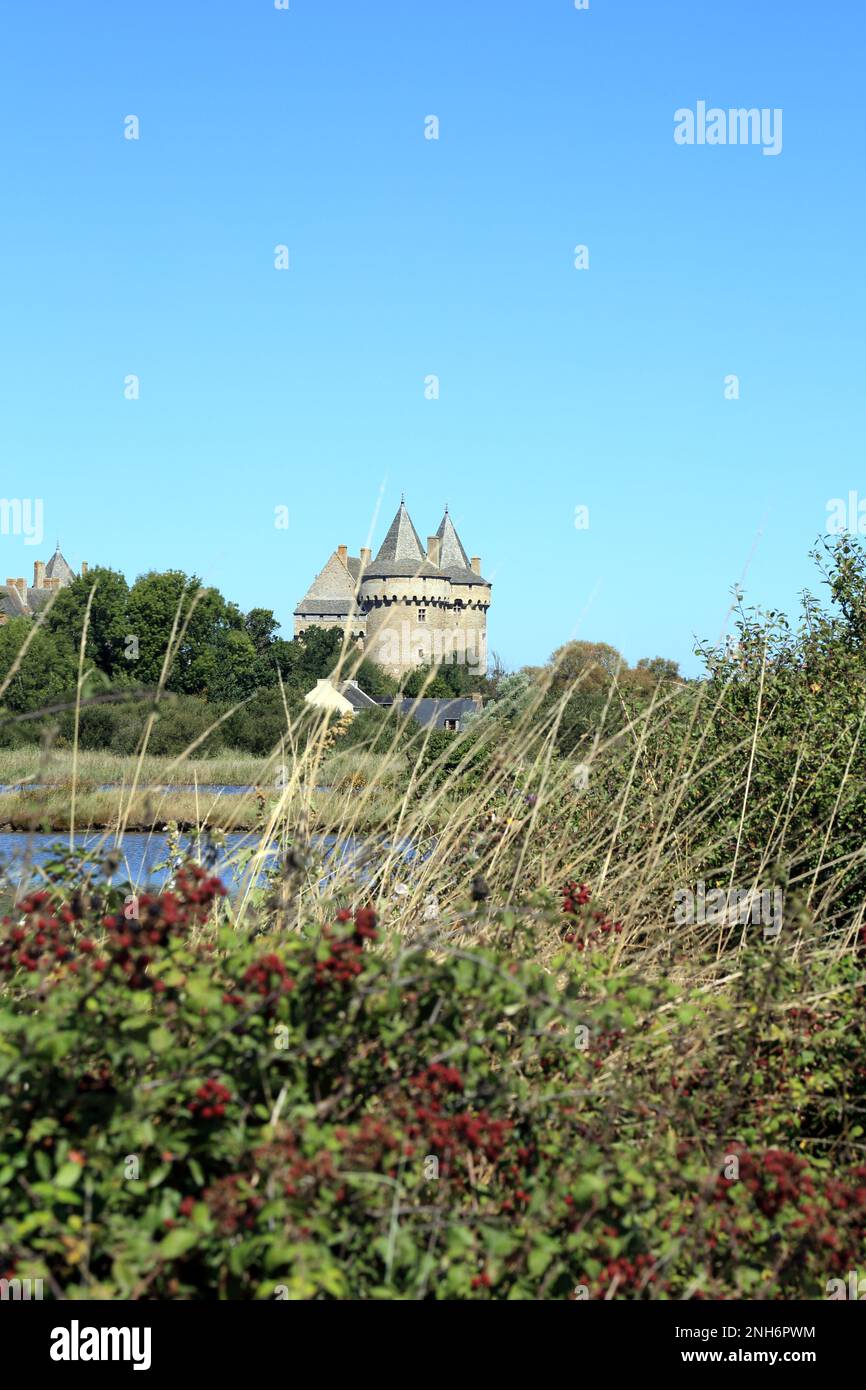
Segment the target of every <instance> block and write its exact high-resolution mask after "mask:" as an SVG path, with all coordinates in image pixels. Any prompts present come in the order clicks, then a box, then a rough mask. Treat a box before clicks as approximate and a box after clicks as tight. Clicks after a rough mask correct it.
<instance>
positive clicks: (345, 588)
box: [295, 498, 490, 678]
mask: <svg viewBox="0 0 866 1390" xmlns="http://www.w3.org/2000/svg"><path fill="white" fill-rule="evenodd" d="M489 607H490V583H489V581H488V580H486V579H484V578H483V577H482V574H481V561H480V559H479V558H478V556H477V555H476V556H473V557H472V559H471V560H470V559H469V557H468V556H467V554H466V551H465V550H464V549H463V544H462V542H461V540H460V537H459V536H458V534H457V531H456V530H455V528H454V523H453V521H452V520H451V517H450V516H449V514H448V508H447V506H446V508H445V515H444V516H443V518H442V520H441V522H440V523H439V529H438V531H437V532H436V534H435V535H433V536H428V538H427V548H426V550H425V549H424V547H423V546H422V544H421V541H420V538H419V536H418V532H417V531H416V530H415V527H414V526H413V524H412V518H411V517H410V516H409V513H408V511H407V510H406V505H405V502H404V501H403V499H402V498H401V501H400V506H399V509H398V511H397V515H396V516H395V517H394V520H393V521H392V522H391V525H390V527H389V528H388V533H387V535H386V536H385V539H384V541H383V542H382V544H381V546H380V548H379V551H378V554H377V555H376V556H375V557H372V555H371V551H370V550H368V549H367V548H365V547H362V548H361V551H360V554H359V555H357V556H355V555H350V554H349V553H348V549H347V547H346V546H345V545H338V546H337V549H336V550H335V551H334V553H333V555H332V556H331V557H330V559H329V560H328V562H327V564H326V565H325V567H324V569H322V570H321V571H320V572H319V573H318V574H317V575H316V578H315V579H314V580H313V582H312V584H311V585H310V587H309V589H308V590H307V592H306V594H305V595H304V597H303V598H302V599H301V601H300V603H299V604H298V606H297V608H296V609H295V636H296V637H299V636H300V635H301V633H302V632H304V631H305V630H306V629H307V628H313V627H326V628H327V627H340V628H343V629H344V630H345V631H347V632H348V634H349V636H350V637H352V638H354V639H355V640H356V641H357V642H358V643H359V644H360V645H361V647H362V648H363V651H364V655H365V656H368V657H370V658H371V659H372V660H373V661H375V662H377V663H378V665H380V666H382V667H383V668H384V670H386V671H387V672H388V674H389V675H392V676H396V677H398V678H399V677H400V676H402V675H405V674H406V673H407V672H409V671H411V670H413V669H414V668H416V667H418V666H425V665H433V666H441V665H448V664H450V663H451V662H458V663H460V664H462V665H465V666H468V667H469V668H470V670H472V671H473V672H474V673H475V674H478V675H484V674H485V672H486V670H487V610H488V608H489Z"/></svg>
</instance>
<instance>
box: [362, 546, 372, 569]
mask: <svg viewBox="0 0 866 1390" xmlns="http://www.w3.org/2000/svg"><path fill="white" fill-rule="evenodd" d="M372 554H373V552H372V550H370V549H369V548H368V547H367V546H366V545H362V546H361V569H362V570H365V569H366V568H367V566H368V565H369V563H370V559H371V557H372Z"/></svg>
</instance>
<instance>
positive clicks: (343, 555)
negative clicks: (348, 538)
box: [337, 545, 349, 565]
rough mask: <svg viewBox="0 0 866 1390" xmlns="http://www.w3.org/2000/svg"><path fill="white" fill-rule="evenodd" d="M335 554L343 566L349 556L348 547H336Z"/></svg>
mask: <svg viewBox="0 0 866 1390" xmlns="http://www.w3.org/2000/svg"><path fill="white" fill-rule="evenodd" d="M337 554H338V555H339V557H340V559H341V560H342V561H343V564H344V565H345V563H346V558H347V556H348V554H349V547H348V546H347V545H338V546H337Z"/></svg>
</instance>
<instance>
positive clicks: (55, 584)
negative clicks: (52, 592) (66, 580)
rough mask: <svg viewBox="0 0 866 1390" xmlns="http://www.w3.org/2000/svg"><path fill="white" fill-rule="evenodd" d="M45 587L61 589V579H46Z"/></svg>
mask: <svg viewBox="0 0 866 1390" xmlns="http://www.w3.org/2000/svg"><path fill="white" fill-rule="evenodd" d="M45 587H46V589H59V588H60V580H59V579H46V581H45Z"/></svg>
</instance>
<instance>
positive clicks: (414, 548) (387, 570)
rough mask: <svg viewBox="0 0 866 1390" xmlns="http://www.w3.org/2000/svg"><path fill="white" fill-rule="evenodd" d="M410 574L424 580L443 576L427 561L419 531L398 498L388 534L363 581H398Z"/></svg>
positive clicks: (367, 569) (366, 570)
mask: <svg viewBox="0 0 866 1390" xmlns="http://www.w3.org/2000/svg"><path fill="white" fill-rule="evenodd" d="M410 575H417V576H419V577H421V578H425V579H429V578H440V579H441V577H442V576H441V575H440V573H439V571H438V569H436V568H435V567H434V566H433V565H431V564H430V561H429V560H428V559H427V555H426V553H425V551H424V547H423V545H422V544H421V540H420V538H419V536H418V532H417V531H416V530H415V527H414V526H413V525H412V518H411V516H410V515H409V513H408V512H407V510H406V503H405V502H404V501H403V499H402V497H401V499H400V506H399V508H398V509H397V515H396V516H395V517H394V520H393V521H392V522H391V525H390V526H389V527H388V534H387V535H386V536H385V539H384V540H383V542H382V544H381V545H380V547H379V552H378V554H377V555H376V558H375V560H373V561H372V562H371V564H370V565H368V566H367V568H366V569H365V571H364V578H365V579H368V578H369V579H374V578H380V577H385V578H390V577H394V578H399V577H409V576H410Z"/></svg>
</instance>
